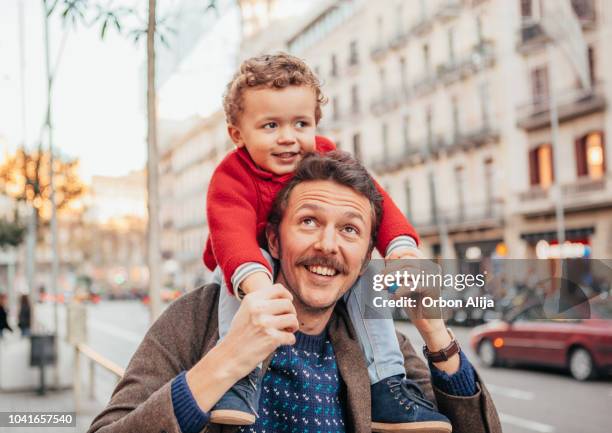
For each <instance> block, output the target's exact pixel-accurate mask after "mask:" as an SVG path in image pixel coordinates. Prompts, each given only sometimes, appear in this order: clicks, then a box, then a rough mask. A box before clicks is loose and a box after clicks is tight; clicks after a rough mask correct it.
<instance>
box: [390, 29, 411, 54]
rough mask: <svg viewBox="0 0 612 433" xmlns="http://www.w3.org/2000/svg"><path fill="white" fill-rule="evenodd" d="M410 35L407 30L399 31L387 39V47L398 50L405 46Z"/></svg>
mask: <svg viewBox="0 0 612 433" xmlns="http://www.w3.org/2000/svg"><path fill="white" fill-rule="evenodd" d="M409 37H410V35H409V34H408V33H407V32H403V31H399V32H397V34H396V35H395V36H393V37H392V38H391V40H390V41H389V48H391V49H392V50H399V49H401V48H403V47H404V46H406V43H407V42H408V38H409Z"/></svg>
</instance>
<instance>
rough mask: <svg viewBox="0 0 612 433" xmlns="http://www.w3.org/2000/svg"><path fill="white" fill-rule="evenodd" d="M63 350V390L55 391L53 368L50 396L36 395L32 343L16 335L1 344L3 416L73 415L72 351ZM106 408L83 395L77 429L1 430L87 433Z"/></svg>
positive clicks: (10, 432)
mask: <svg viewBox="0 0 612 433" xmlns="http://www.w3.org/2000/svg"><path fill="white" fill-rule="evenodd" d="M60 345H61V346H64V347H62V348H61V349H60V352H61V354H60V358H59V359H60V361H59V362H60V366H61V368H60V374H61V378H60V379H61V380H60V386H59V389H58V390H57V391H54V390H52V389H49V388H52V384H53V367H47V368H46V369H45V376H46V383H47V387H48V390H47V393H46V395H44V396H40V395H38V394H37V389H38V386H39V381H40V378H39V374H40V371H39V369H38V368H33V367H30V366H29V350H30V342H29V339H22V338H21V337H19V336H18V335H17V334H16V333H15V334H10V333H9V334H6V333H5V335H4V338H3V339H1V340H0V412H74V410H75V404H74V394H73V391H72V370H73V368H74V366H73V364H72V362H73V359H72V357H71V356H67V355H71V354H72V353H71V352H70V348H69V347H66V346H65V345H66V343H65V342H62V343H60ZM103 407H104V405H103V404H102V403H100V402H98V401H91V400H89V399H88V398H87V394H86V393H83V395H82V397H81V402H80V411H79V413H78V414H77V415H76V427H58V428H51V427H39V428H36V427H2V426H0V433H21V432H23V433H30V432H41V433H54V432H57V433H81V432H83V433H84V432H86V431H87V429H88V428H89V425H90V424H91V421H92V420H93V418H94V417H95V415H96V414H98V413H99V412H100V411H101V410H102V409H103Z"/></svg>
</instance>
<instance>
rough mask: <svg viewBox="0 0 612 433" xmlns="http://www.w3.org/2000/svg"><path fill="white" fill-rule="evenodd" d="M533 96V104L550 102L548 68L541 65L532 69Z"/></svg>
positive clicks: (540, 104)
mask: <svg viewBox="0 0 612 433" xmlns="http://www.w3.org/2000/svg"><path fill="white" fill-rule="evenodd" d="M531 96H532V100H533V104H534V105H536V106H542V105H547V104H548V68H547V67H546V66H541V67H538V68H535V69H534V70H532V71H531Z"/></svg>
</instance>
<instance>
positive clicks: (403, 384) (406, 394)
mask: <svg viewBox="0 0 612 433" xmlns="http://www.w3.org/2000/svg"><path fill="white" fill-rule="evenodd" d="M387 385H388V386H389V389H390V390H391V393H392V394H394V395H395V398H396V399H397V398H399V397H398V396H402V398H401V399H400V404H405V403H406V402H408V404H407V405H406V408H408V409H410V407H411V406H412V404H413V403H418V404H420V405H421V406H424V407H426V408H428V409H430V410H435V407H434V405H433V403H432V402H430V401H429V400H427V399H426V398H425V396H424V395H423V391H421V388H419V386H418V385H417V384H416V383H413V382H410V381H408V380H406V379H403V380H399V379H396V378H392V379H389V380H388V381H387Z"/></svg>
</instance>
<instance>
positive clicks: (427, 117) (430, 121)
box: [425, 107, 433, 149]
mask: <svg viewBox="0 0 612 433" xmlns="http://www.w3.org/2000/svg"><path fill="white" fill-rule="evenodd" d="M425 124H426V127H427V148H428V149H431V148H432V146H433V114H432V112H431V107H427V110H426V112H425Z"/></svg>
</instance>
